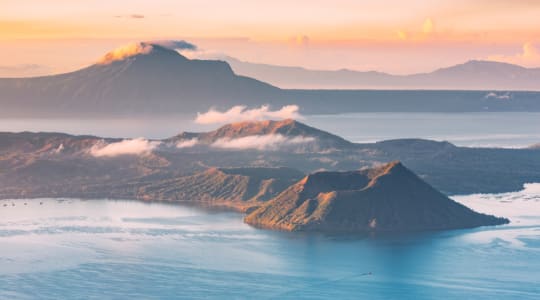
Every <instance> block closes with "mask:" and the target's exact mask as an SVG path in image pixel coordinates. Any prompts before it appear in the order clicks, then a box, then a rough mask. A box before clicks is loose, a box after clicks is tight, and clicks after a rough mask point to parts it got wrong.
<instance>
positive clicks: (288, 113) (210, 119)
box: [195, 105, 303, 124]
mask: <svg viewBox="0 0 540 300" xmlns="http://www.w3.org/2000/svg"><path fill="white" fill-rule="evenodd" d="M299 109H300V108H299V107H298V105H286V106H283V107H282V108H281V109H279V110H274V111H272V110H270V106H268V105H263V106H261V107H259V108H253V109H248V108H247V106H245V105H237V106H233V107H232V108H231V109H229V110H227V111H223V112H222V111H218V110H215V109H210V110H209V111H208V112H205V113H197V118H196V119H195V123H198V124H224V123H233V122H241V121H261V120H270V119H303V117H302V115H301V114H300V113H299V112H298V111H299Z"/></svg>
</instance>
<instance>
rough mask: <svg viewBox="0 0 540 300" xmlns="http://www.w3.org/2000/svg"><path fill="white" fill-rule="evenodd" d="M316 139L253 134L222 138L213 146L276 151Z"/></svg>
mask: <svg viewBox="0 0 540 300" xmlns="http://www.w3.org/2000/svg"><path fill="white" fill-rule="evenodd" d="M313 141H315V138H313V137H302V136H297V137H286V136H284V135H282V134H267V135H251V136H245V137H241V138H235V139H230V138H221V139H219V140H217V141H215V142H214V143H212V145H211V146H212V147H215V148H222V149H240V150H245V149H256V150H269V151H275V150H279V149H280V148H283V147H287V146H292V145H300V144H305V143H310V142H313Z"/></svg>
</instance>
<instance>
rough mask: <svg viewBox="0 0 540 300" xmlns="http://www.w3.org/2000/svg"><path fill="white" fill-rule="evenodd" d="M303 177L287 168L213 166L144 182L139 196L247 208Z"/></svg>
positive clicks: (273, 195) (211, 205)
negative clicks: (205, 169)
mask: <svg viewBox="0 0 540 300" xmlns="http://www.w3.org/2000/svg"><path fill="white" fill-rule="evenodd" d="M303 176H304V174H303V173H301V172H299V171H297V170H294V169H290V168H283V167H282V168H230V169H223V168H222V169H218V168H211V169H209V170H207V171H204V172H200V173H197V174H194V175H191V176H182V177H178V178H173V179H166V180H160V181H158V182H155V183H151V184H148V185H143V186H142V187H140V188H138V190H137V195H136V197H137V198H139V199H143V200H158V201H174V202H183V203H186V202H188V203H195V204H197V205H203V206H208V207H228V208H232V209H234V210H239V211H245V210H247V209H249V208H252V207H254V206H258V205H260V204H261V203H262V202H264V201H267V200H269V199H271V198H273V197H275V196H276V195H278V194H279V193H280V192H282V191H283V190H285V189H286V188H287V187H289V186H290V185H291V184H293V183H294V182H296V181H297V180H298V179H300V178H302V177H303Z"/></svg>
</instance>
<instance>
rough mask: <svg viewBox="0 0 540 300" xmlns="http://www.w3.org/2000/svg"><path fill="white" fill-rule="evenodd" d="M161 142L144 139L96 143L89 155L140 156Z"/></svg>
mask: <svg viewBox="0 0 540 300" xmlns="http://www.w3.org/2000/svg"><path fill="white" fill-rule="evenodd" d="M160 144H161V142H157V141H149V140H147V139H144V138H136V139H129V140H122V141H120V142H115V143H110V144H106V143H104V142H102V143H98V144H96V145H94V146H92V148H90V151H89V153H90V155H92V156H94V157H115V156H119V155H142V154H148V153H150V152H152V150H154V149H155V148H156V147H157V146H159V145H160Z"/></svg>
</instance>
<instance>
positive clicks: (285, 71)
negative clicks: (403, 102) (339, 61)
mask: <svg viewBox="0 0 540 300" xmlns="http://www.w3.org/2000/svg"><path fill="white" fill-rule="evenodd" d="M221 59H223V60H225V61H227V62H228V63H229V64H230V65H231V67H232V68H233V70H234V71H235V72H236V73H238V74H242V75H244V76H249V77H253V78H257V79H259V80H262V81H265V82H268V83H270V84H273V85H275V86H278V87H281V88H297V89H298V88H300V89H442V90H490V89H493V90H529V91H538V90H540V68H524V67H521V66H518V65H513V64H508V63H501V62H494V61H482V60H471V61H468V62H466V63H463V64H459V65H455V66H451V67H447V68H440V69H437V70H435V71H433V72H428V73H418V74H411V75H392V74H388V73H383V72H377V71H353V70H348V69H341V70H335V71H329V70H310V69H305V68H301V67H289V66H276V65H268V64H258V63H250V62H244V61H241V60H238V59H236V58H233V57H230V56H223V57H221Z"/></svg>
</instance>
